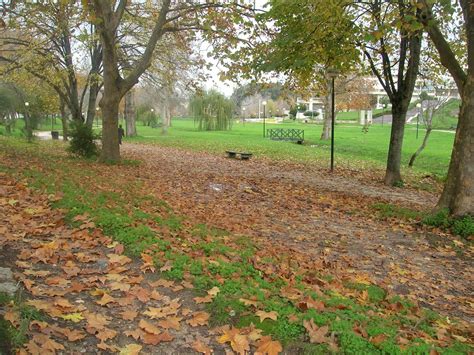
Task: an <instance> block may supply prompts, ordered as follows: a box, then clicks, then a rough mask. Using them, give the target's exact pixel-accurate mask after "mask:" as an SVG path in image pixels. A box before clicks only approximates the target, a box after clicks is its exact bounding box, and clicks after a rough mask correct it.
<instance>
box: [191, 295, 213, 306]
mask: <svg viewBox="0 0 474 355" xmlns="http://www.w3.org/2000/svg"><path fill="white" fill-rule="evenodd" d="M213 298H214V296H213V295H207V296H206V297H194V298H193V300H194V302H196V303H198V304H199V303H211V302H212V299H213Z"/></svg>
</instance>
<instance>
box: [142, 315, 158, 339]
mask: <svg viewBox="0 0 474 355" xmlns="http://www.w3.org/2000/svg"><path fill="white" fill-rule="evenodd" d="M138 326H139V327H140V328H141V329H143V330H144V331H145V332H147V333H151V334H155V335H158V334H160V333H161V330H160V329H158V327H157V326H155V325H153V324H151V323H150V322H147V321H146V320H144V319H141V320H140V322H139V323H138Z"/></svg>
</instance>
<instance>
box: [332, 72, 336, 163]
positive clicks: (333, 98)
mask: <svg viewBox="0 0 474 355" xmlns="http://www.w3.org/2000/svg"><path fill="white" fill-rule="evenodd" d="M331 79H332V88H331V101H332V103H331V115H332V117H331V172H333V171H334V123H335V121H336V117H335V112H336V110H335V107H334V106H335V105H334V102H335V96H334V79H335V77H334V75H333V76H332V77H331Z"/></svg>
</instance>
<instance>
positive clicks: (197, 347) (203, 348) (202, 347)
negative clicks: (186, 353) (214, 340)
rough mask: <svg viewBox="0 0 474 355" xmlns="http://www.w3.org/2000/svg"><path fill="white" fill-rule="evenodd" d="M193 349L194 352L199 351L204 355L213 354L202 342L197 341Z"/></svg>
mask: <svg viewBox="0 0 474 355" xmlns="http://www.w3.org/2000/svg"><path fill="white" fill-rule="evenodd" d="M191 347H192V348H193V350H195V351H197V352H198V353H201V354H204V355H210V354H212V349H211V348H210V347H209V346H207V345H206V344H204V343H203V342H202V341H201V340H199V339H198V340H196V341H195V342H194V343H193V344H192V345H191Z"/></svg>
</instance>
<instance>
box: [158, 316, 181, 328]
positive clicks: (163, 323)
mask: <svg viewBox="0 0 474 355" xmlns="http://www.w3.org/2000/svg"><path fill="white" fill-rule="evenodd" d="M182 319H183V318H180V317H168V318H166V319H163V320H160V321H159V322H158V326H160V327H161V328H165V329H169V328H171V329H175V330H179V329H180V328H181V325H180V324H179V322H180V321H181V320H182Z"/></svg>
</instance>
